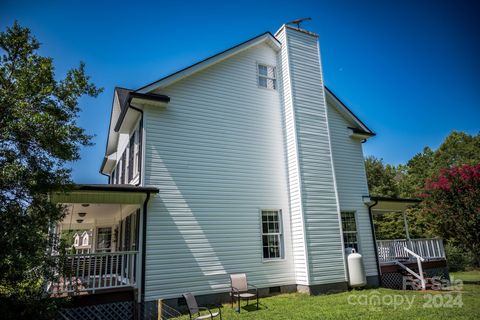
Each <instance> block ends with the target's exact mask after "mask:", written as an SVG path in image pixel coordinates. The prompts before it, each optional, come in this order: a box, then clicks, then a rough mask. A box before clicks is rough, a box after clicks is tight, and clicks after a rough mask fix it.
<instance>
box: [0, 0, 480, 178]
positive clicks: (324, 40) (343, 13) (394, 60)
mask: <svg viewBox="0 0 480 320" xmlns="http://www.w3.org/2000/svg"><path fill="white" fill-rule="evenodd" d="M469 2H471V3H469ZM473 2H474V1H460V0H456V1H450V0H448V1H445V0H442V1H396V2H393V1H359V0H356V1H343V0H339V1H302V0H296V1H278V0H277V1H247V0H243V1H192V2H188V1H151V2H144V1H133V2H132V1H128V2H127V1H125V2H122V1H120V0H119V1H112V2H107V1H86V0H85V1H78V2H76V3H74V2H73V1H58V2H57V1H20V0H17V1H8V0H2V1H1V3H0V28H1V30H4V29H5V27H6V26H8V25H11V24H12V23H13V21H14V20H18V21H19V22H20V23H21V24H22V25H24V26H28V27H30V28H31V29H32V31H33V33H34V34H35V36H36V37H37V38H38V39H39V40H40V41H41V42H42V43H43V46H42V48H41V53H42V54H44V55H48V56H51V57H53V58H54V61H55V65H56V73H57V76H58V77H63V76H64V75H65V72H66V70H68V69H69V68H71V67H73V66H77V65H78V62H79V61H84V62H85V63H86V65H87V72H88V73H89V74H90V75H91V76H92V80H93V81H94V82H95V83H96V84H97V85H98V86H100V87H103V88H104V89H105V91H104V93H103V94H102V95H101V96H100V97H98V98H97V99H91V98H83V99H82V100H81V106H82V110H83V111H82V113H81V114H80V119H79V124H80V125H81V126H83V127H84V128H86V130H87V132H88V133H90V134H95V135H96V136H95V138H94V143H95V146H93V147H88V148H86V149H84V150H83V151H82V160H80V161H78V162H76V163H74V164H72V167H73V178H74V180H75V181H76V182H78V183H103V182H106V179H105V177H103V176H101V175H100V174H99V173H98V169H99V166H100V163H101V160H102V158H103V155H104V150H105V141H106V133H107V129H108V122H109V117H110V108H111V103H112V95H113V88H114V87H115V86H122V87H128V88H134V89H135V88H138V87H141V86H143V85H145V84H147V83H149V82H151V81H153V80H156V79H158V78H161V77H162V76H165V75H168V74H170V73H172V72H174V71H176V70H178V69H181V68H183V67H185V66H188V65H190V64H192V63H194V62H196V61H198V60H201V59H203V58H205V57H208V56H210V55H212V54H215V53H217V52H219V51H222V50H224V49H226V48H229V47H231V46H233V45H235V44H237V43H240V42H243V41H244V40H246V39H249V38H251V37H253V36H256V35H258V34H260V33H262V32H264V31H272V32H274V31H276V30H277V29H278V27H280V26H281V25H282V24H283V23H285V22H288V21H291V20H293V19H296V18H301V17H312V19H313V20H312V21H309V22H306V23H305V24H304V25H303V27H304V28H305V29H308V30H311V31H314V32H316V33H318V34H320V46H321V54H322V62H323V67H324V73H325V82H326V84H327V86H328V87H329V88H330V89H331V90H333V91H334V92H335V93H336V95H337V96H338V97H339V98H340V99H341V100H342V101H343V102H345V103H346V104H347V105H348V106H349V107H350V108H351V109H352V110H353V111H354V112H355V113H356V114H357V115H358V116H359V117H360V118H361V119H362V120H363V121H364V122H365V123H366V124H367V125H368V126H369V127H370V128H371V129H372V130H373V131H375V132H376V133H377V136H376V137H375V138H373V139H371V140H370V141H368V142H367V143H366V144H365V145H364V152H365V155H375V156H377V157H380V158H383V159H384V161H385V162H387V163H392V164H399V163H404V162H406V161H407V160H408V159H410V158H411V157H412V156H413V155H414V154H416V153H417V152H420V151H421V150H422V149H423V147H424V146H431V147H433V148H436V147H438V145H439V144H440V143H441V142H442V140H443V139H444V138H445V137H446V136H447V135H448V133H449V132H451V131H452V130H462V131H466V132H468V133H471V134H476V133H478V132H479V131H480V104H479V101H480V79H479V75H480V58H479V57H480V43H479V41H480V40H479V39H480V37H479V35H480V23H479V22H478V16H479V14H480V10H479V7H478V5H474V4H473Z"/></svg>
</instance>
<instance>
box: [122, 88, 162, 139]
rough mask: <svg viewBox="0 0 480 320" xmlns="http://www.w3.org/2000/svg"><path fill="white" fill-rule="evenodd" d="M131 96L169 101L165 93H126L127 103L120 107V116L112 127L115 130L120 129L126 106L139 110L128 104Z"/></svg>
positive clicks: (126, 109)
mask: <svg viewBox="0 0 480 320" xmlns="http://www.w3.org/2000/svg"><path fill="white" fill-rule="evenodd" d="M133 98H140V99H146V100H152V101H159V102H165V103H168V102H170V97H168V96H166V95H161V94H154V93H139V92H130V93H129V95H128V102H127V104H128V105H127V106H126V107H125V108H123V109H122V111H121V113H120V116H119V117H118V119H117V123H116V124H115V128H114V130H115V132H118V130H120V127H121V125H122V123H123V119H125V116H126V115H127V111H128V108H133V109H135V110H139V109H137V108H135V107H133V106H132V105H130V103H131V102H132V99H133Z"/></svg>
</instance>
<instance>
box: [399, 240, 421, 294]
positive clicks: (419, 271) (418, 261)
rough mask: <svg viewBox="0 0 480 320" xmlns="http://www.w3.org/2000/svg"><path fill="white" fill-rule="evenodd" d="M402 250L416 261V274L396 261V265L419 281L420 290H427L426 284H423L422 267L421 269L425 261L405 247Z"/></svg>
mask: <svg viewBox="0 0 480 320" xmlns="http://www.w3.org/2000/svg"><path fill="white" fill-rule="evenodd" d="M403 250H405V252H407V253H408V254H410V255H412V256H414V257H415V258H416V260H417V266H418V273H416V272H415V271H413V270H412V269H410V268H409V267H407V266H406V265H404V264H403V263H401V262H400V261H396V264H397V265H399V266H400V267H402V268H403V269H405V270H406V271H407V272H408V273H410V274H411V275H413V276H414V277H415V278H417V279H418V280H420V283H421V285H422V290H425V289H426V288H427V286H426V283H425V277H424V276H423V267H422V262H423V261H425V259H424V258H423V257H422V256H420V255H418V254H417V253H415V252H413V251H412V250H410V249H408V248H407V247H403Z"/></svg>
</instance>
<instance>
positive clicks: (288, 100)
mask: <svg viewBox="0 0 480 320" xmlns="http://www.w3.org/2000/svg"><path fill="white" fill-rule="evenodd" d="M277 39H278V40H279V41H280V42H281V43H282V50H281V52H280V54H279V57H278V60H279V61H278V65H279V66H281V69H280V70H279V74H280V75H279V78H280V81H281V84H280V93H281V97H282V106H283V114H282V115H283V126H284V128H283V130H284V135H285V138H284V139H285V146H286V153H287V154H286V158H287V165H288V167H287V173H288V188H289V193H288V196H289V204H290V207H289V208H290V216H291V218H290V219H291V220H290V225H291V229H292V250H293V251H292V254H293V260H294V265H295V279H296V283H297V284H301V285H308V267H307V254H306V250H307V249H306V243H305V231H304V230H305V224H304V218H303V209H302V197H301V188H300V170H299V159H298V148H297V131H296V127H295V118H294V112H293V101H292V83H291V79H290V66H289V63H288V62H289V60H288V46H287V42H286V41H285V33H284V32H281V33H280V34H278V35H277Z"/></svg>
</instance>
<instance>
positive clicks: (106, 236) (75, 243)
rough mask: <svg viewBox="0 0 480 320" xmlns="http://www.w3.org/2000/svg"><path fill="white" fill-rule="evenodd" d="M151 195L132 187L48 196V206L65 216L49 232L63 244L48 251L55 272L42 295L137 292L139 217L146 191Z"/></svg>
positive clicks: (86, 188)
mask: <svg viewBox="0 0 480 320" xmlns="http://www.w3.org/2000/svg"><path fill="white" fill-rule="evenodd" d="M157 192H158V189H156V188H152V187H140V186H132V185H80V186H77V187H76V188H75V189H74V190H73V191H71V192H69V193H55V194H52V196H51V200H52V202H54V203H58V204H61V205H64V206H65V208H66V212H67V214H66V216H65V217H64V219H63V220H62V221H60V222H59V223H58V224H57V225H56V226H54V228H53V233H54V234H55V238H57V239H62V240H63V241H62V242H63V243H66V244H67V246H66V247H64V248H61V249H60V248H59V247H58V246H54V248H52V252H51V253H52V259H57V261H56V262H57V263H56V265H57V266H58V267H57V269H58V270H55V276H54V279H51V280H50V281H48V283H47V288H46V289H47V292H48V293H49V294H52V295H62V296H63V295H72V294H73V295H76V294H91V293H96V292H99V291H101V292H105V290H125V289H139V287H140V281H141V277H142V274H141V266H142V247H143V246H142V239H143V228H142V226H143V221H144V220H143V219H144V215H145V214H146V212H145V209H146V203H147V201H148V199H149V197H150V193H157ZM59 250H66V255H60V254H59ZM60 259H61V261H60Z"/></svg>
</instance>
